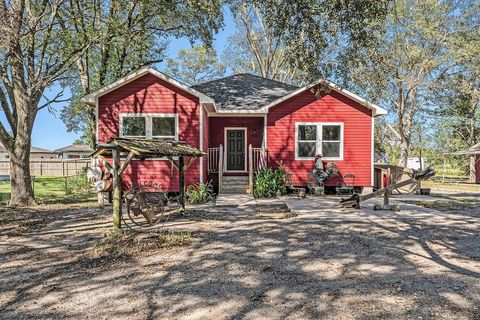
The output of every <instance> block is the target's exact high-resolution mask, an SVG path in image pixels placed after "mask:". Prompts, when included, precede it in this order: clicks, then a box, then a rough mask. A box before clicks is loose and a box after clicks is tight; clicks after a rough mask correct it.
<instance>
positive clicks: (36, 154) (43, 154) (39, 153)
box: [0, 145, 57, 160]
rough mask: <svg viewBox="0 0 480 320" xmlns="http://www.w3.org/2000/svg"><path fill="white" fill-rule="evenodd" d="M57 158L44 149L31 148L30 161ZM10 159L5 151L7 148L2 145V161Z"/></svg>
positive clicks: (51, 152)
mask: <svg viewBox="0 0 480 320" xmlns="http://www.w3.org/2000/svg"><path fill="white" fill-rule="evenodd" d="M56 157H57V154H56V153H55V152H53V151H50V150H47V149H42V148H37V147H31V148H30V159H31V160H36V159H54V158H56ZM9 158H10V157H9V156H8V153H7V151H6V150H5V147H4V146H2V145H0V160H7V159H9Z"/></svg>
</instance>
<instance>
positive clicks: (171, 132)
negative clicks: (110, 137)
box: [120, 113, 178, 140]
mask: <svg viewBox="0 0 480 320" xmlns="http://www.w3.org/2000/svg"><path fill="white" fill-rule="evenodd" d="M120 136H121V137H136V138H146V139H171V140H178V115H177V114H173V113H122V114H120Z"/></svg>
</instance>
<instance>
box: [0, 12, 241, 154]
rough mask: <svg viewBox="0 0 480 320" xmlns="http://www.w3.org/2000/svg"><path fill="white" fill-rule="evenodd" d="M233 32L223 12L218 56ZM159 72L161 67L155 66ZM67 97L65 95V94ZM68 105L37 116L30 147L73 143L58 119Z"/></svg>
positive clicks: (175, 45)
mask: <svg viewBox="0 0 480 320" xmlns="http://www.w3.org/2000/svg"><path fill="white" fill-rule="evenodd" d="M234 32H235V23H234V22H233V18H232V16H231V14H230V12H229V11H228V12H227V10H226V12H225V26H224V28H223V30H221V31H220V32H219V33H218V34H216V35H215V41H214V47H215V49H216V50H217V52H218V54H219V55H220V54H222V52H223V50H224V48H225V46H226V45H227V41H228V37H229V36H230V35H232V34H233V33H234ZM187 48H190V42H189V41H188V40H187V39H185V38H180V39H175V38H171V39H170V45H169V47H168V49H167V56H168V57H175V56H176V55H177V52H178V50H179V49H187ZM157 68H159V69H160V70H161V65H159V66H157ZM56 90H60V88H59V87H58V86H55V87H53V88H52V89H51V90H49V92H47V93H46V95H47V97H48V96H54V95H55V94H56V93H57V91H56ZM65 96H67V93H66V94H65ZM67 104H68V103H60V104H57V105H55V107H54V110H52V112H49V111H48V110H41V111H39V113H38V114H37V119H36V121H35V125H34V128H33V133H32V145H33V146H35V147H39V148H45V149H50V150H54V149H58V148H61V147H64V146H67V145H70V144H72V143H73V141H74V140H75V139H77V138H78V137H79V134H75V133H72V132H67V128H66V127H65V125H64V124H63V122H62V120H61V119H60V117H59V114H60V110H61V109H62V108H63V107H65V105H67ZM0 121H2V123H6V122H5V115H4V114H3V113H2V114H0Z"/></svg>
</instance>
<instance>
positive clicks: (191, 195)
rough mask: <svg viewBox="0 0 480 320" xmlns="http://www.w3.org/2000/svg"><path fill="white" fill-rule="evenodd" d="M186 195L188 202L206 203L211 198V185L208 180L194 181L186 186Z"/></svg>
mask: <svg viewBox="0 0 480 320" xmlns="http://www.w3.org/2000/svg"><path fill="white" fill-rule="evenodd" d="M186 195H187V199H188V202H190V203H193V204H199V203H207V202H209V201H212V200H213V186H212V184H211V183H210V182H207V183H203V182H200V183H196V184H193V185H190V186H188V187H187V192H186Z"/></svg>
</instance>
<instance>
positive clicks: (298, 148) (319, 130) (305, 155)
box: [295, 122, 344, 160]
mask: <svg viewBox="0 0 480 320" xmlns="http://www.w3.org/2000/svg"><path fill="white" fill-rule="evenodd" d="M343 143H344V141H343V123H342V122H297V123H295V160H314V159H315V156H316V155H317V154H321V155H322V156H323V158H324V159H325V160H343Z"/></svg>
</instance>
